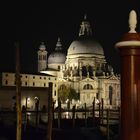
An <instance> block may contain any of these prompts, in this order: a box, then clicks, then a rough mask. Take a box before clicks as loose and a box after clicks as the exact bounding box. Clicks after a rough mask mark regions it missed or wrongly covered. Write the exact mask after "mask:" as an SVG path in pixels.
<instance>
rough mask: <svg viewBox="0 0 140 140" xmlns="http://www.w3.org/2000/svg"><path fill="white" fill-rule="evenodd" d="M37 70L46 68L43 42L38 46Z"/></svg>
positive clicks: (45, 52)
mask: <svg viewBox="0 0 140 140" xmlns="http://www.w3.org/2000/svg"><path fill="white" fill-rule="evenodd" d="M37 53H38V72H40V71H41V70H45V69H46V68H47V53H48V52H47V51H46V47H45V44H44V42H42V43H41V44H40V46H39V50H38V52H37Z"/></svg>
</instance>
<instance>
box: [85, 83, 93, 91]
mask: <svg viewBox="0 0 140 140" xmlns="http://www.w3.org/2000/svg"><path fill="white" fill-rule="evenodd" d="M83 89H84V90H91V89H93V87H92V85H90V84H86V85H84V88H83Z"/></svg>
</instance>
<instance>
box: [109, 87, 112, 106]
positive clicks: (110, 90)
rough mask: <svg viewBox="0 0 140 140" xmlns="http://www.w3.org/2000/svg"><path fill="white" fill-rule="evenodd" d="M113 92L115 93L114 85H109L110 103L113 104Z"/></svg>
mask: <svg viewBox="0 0 140 140" xmlns="http://www.w3.org/2000/svg"><path fill="white" fill-rule="evenodd" d="M112 94H113V87H112V86H109V103H110V105H112Z"/></svg>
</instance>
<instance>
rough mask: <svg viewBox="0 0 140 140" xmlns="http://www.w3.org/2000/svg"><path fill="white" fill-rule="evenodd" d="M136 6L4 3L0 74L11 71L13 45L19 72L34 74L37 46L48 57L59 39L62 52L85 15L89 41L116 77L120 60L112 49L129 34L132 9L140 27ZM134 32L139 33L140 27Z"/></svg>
mask: <svg viewBox="0 0 140 140" xmlns="http://www.w3.org/2000/svg"><path fill="white" fill-rule="evenodd" d="M139 5H140V4H139V3H138V1H135V0H112V1H110V0H92V1H88V0H85V1H79V2H78V1H76V0H75V1H72V0H71V1H70V2H69V1H66V3H64V2H62V1H58V2H52V1H51V3H49V1H47V0H46V2H45V0H44V1H38V2H32V3H31V2H30V3H29V2H25V1H24V2H21V1H20V2H18V3H17V2H13V1H12V2H5V3H3V4H1V7H0V9H1V17H0V18H1V20H0V22H1V26H0V28H1V29H0V34H1V39H2V42H1V46H0V48H1V51H0V71H15V46H14V42H15V41H19V43H20V47H21V71H22V72H37V50H38V48H39V44H40V42H42V41H44V42H45V44H46V47H47V50H48V52H49V54H50V53H51V52H52V51H53V50H54V48H55V44H56V41H57V38H58V36H60V38H61V42H62V44H63V48H64V50H65V51H66V50H67V49H68V47H69V45H70V44H71V42H72V41H73V40H75V39H76V38H77V37H78V32H79V26H80V23H81V21H82V19H83V16H84V14H85V13H86V14H87V18H88V20H89V21H90V23H91V26H92V29H93V37H94V38H95V39H96V40H98V41H99V42H100V44H101V45H102V46H103V48H104V52H105V56H106V60H107V62H108V63H109V64H111V65H112V66H113V67H114V71H115V72H117V73H118V72H119V71H120V57H119V52H118V50H117V49H115V47H114V45H115V43H116V42H118V41H119V40H120V39H121V37H122V35H123V34H124V33H126V32H128V31H129V28H128V16H129V12H130V11H131V10H132V9H134V10H136V12H137V18H138V24H139V25H140V23H139V21H140V6H139ZM137 31H140V26H139V27H137Z"/></svg>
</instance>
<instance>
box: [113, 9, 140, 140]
mask: <svg viewBox="0 0 140 140" xmlns="http://www.w3.org/2000/svg"><path fill="white" fill-rule="evenodd" d="M136 25H137V16H136V12H135V11H134V10H132V11H131V12H130V14H129V27H130V31H129V32H128V33H126V34H124V35H123V37H122V40H121V41H120V42H118V43H116V45H115V46H116V47H117V48H118V49H119V51H120V55H121V140H139V139H140V95H139V91H138V86H139V84H138V83H139V81H140V34H139V33H137V32H136V31H135V29H136Z"/></svg>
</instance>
